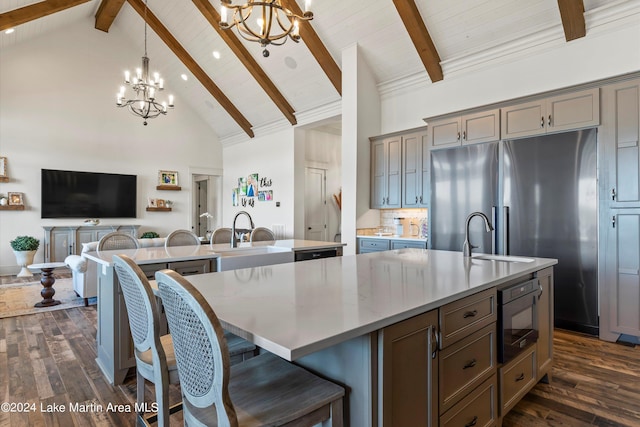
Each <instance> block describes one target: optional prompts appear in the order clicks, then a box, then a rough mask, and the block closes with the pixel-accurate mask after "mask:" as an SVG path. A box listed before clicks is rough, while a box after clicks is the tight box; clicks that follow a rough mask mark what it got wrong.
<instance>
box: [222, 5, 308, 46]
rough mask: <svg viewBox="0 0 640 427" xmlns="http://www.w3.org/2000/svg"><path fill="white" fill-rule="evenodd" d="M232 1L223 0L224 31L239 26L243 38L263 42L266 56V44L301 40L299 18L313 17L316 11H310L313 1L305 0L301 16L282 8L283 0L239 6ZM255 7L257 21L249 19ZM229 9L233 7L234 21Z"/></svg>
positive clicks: (280, 43) (239, 32) (278, 44)
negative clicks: (288, 39) (281, 0)
mask: <svg viewBox="0 0 640 427" xmlns="http://www.w3.org/2000/svg"><path fill="white" fill-rule="evenodd" d="M231 2H232V0H220V4H221V7H220V27H221V28H222V29H225V30H226V29H229V28H233V27H236V28H237V29H238V34H239V35H240V36H241V37H242V38H244V39H245V40H249V41H252V42H258V43H260V46H262V47H263V48H265V49H264V50H263V51H262V55H263V56H264V57H267V56H269V51H268V50H267V49H266V47H267V45H269V44H273V45H276V46H280V45H282V44H284V43H285V42H286V41H287V36H288V37H289V38H290V39H291V40H293V41H294V42H296V43H297V42H299V41H300V27H299V21H300V20H302V21H310V20H312V19H313V12H311V11H310V10H309V9H310V7H311V0H305V2H304V13H303V14H302V16H299V15H296V14H295V13H293V12H292V11H290V10H289V9H286V8H285V7H283V6H282V4H281V3H280V0H264V1H256V0H248V1H247V3H245V4H240V5H234V4H231ZM254 8H255V14H256V15H257V16H256V19H255V20H250V18H251V15H252V13H254ZM229 9H232V15H231V21H229V16H228V15H229Z"/></svg>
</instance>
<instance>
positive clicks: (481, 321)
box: [440, 288, 498, 349]
mask: <svg viewBox="0 0 640 427" xmlns="http://www.w3.org/2000/svg"><path fill="white" fill-rule="evenodd" d="M496 309H497V308H496V290H495V288H492V289H487V290H486V291H483V292H478V293H477V294H475V295H471V296H468V297H466V298H463V299H461V300H458V301H454V302H452V303H450V304H447V305H445V306H443V307H442V308H441V309H440V348H441V349H443V348H445V347H447V346H448V345H450V344H453V343H454V342H456V341H458V340H459V339H461V338H463V337H465V336H467V335H469V334H471V333H473V332H474V331H477V330H478V329H480V328H482V327H484V326H486V325H488V324H489V323H493V322H495V321H496V320H497V318H498V316H497V314H496Z"/></svg>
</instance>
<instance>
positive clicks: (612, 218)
mask: <svg viewBox="0 0 640 427" xmlns="http://www.w3.org/2000/svg"><path fill="white" fill-rule="evenodd" d="M611 226H612V227H613V228H616V216H615V215H614V216H612V217H611Z"/></svg>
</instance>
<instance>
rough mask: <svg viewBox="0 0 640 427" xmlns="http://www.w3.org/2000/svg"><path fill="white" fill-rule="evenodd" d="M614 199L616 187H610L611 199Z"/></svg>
mask: <svg viewBox="0 0 640 427" xmlns="http://www.w3.org/2000/svg"><path fill="white" fill-rule="evenodd" d="M615 199H616V189H615V188H612V189H611V200H615Z"/></svg>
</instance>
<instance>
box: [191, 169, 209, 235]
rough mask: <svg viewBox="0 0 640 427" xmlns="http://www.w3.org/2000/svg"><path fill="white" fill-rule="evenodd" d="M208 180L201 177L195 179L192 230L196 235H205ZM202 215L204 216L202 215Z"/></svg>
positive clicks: (207, 208)
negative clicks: (194, 208)
mask: <svg viewBox="0 0 640 427" xmlns="http://www.w3.org/2000/svg"><path fill="white" fill-rule="evenodd" d="M208 189H209V180H208V179H201V180H198V181H196V183H195V188H194V193H195V207H196V210H195V215H196V216H195V220H194V230H193V232H194V233H196V234H197V235H198V236H205V235H206V234H207V232H208V231H210V230H209V229H208V227H209V218H208V217H207V215H208V214H209V204H208V200H207V195H208V194H209V190H208ZM202 215H204V216H202Z"/></svg>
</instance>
